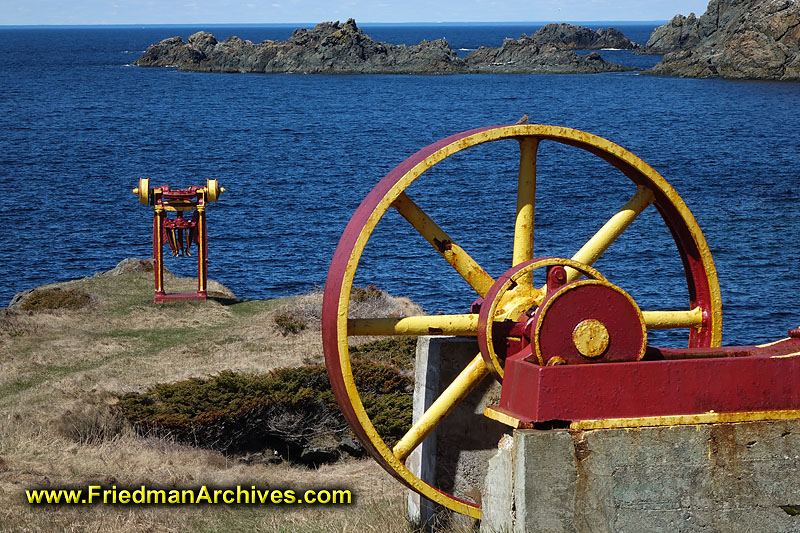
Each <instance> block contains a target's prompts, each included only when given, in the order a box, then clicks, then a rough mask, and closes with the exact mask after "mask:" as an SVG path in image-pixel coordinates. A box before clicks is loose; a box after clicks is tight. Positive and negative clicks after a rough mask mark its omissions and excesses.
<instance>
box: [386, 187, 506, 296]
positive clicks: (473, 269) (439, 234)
mask: <svg viewBox="0 0 800 533" xmlns="http://www.w3.org/2000/svg"><path fill="white" fill-rule="evenodd" d="M392 207H394V208H395V209H397V211H398V212H399V213H400V214H401V215H402V216H403V218H405V219H406V220H408V222H409V223H410V224H411V225H412V226H414V229H416V230H417V231H418V232H419V234H420V235H422V236H423V237H424V238H425V240H426V241H428V242H429V243H430V244H431V246H433V247H434V248H436V251H438V252H439V253H440V254H441V255H442V257H444V259H445V261H447V262H448V263H450V265H451V266H452V267H453V268H454V269H455V270H456V272H458V273H459V274H460V275H461V277H462V278H464V280H466V282H467V283H469V285H470V287H472V288H473V289H475V292H477V293H478V295H480V296H481V297H483V296H486V293H487V292H489V289H490V288H491V287H492V284H494V279H492V277H491V276H490V275H489V274H487V273H486V271H485V270H484V269H483V268H482V267H481V266H480V265H479V264H478V263H477V262H476V261H475V260H474V259H473V258H472V257H470V256H469V254H468V253H467V252H465V251H464V249H463V248H461V247H460V246H459V245H457V244H456V243H454V242H453V239H451V238H450V236H449V235H447V233H445V232H444V230H443V229H442V228H440V227H439V226H438V225H437V224H436V222H434V221H433V220H432V219H431V218H430V217H429V216H428V215H427V214H426V213H425V212H424V211H423V210H422V209H420V207H419V206H418V205H417V204H415V203H414V202H413V201H412V200H411V198H409V197H408V196H407V195H406V193H404V192H403V193H401V194H400V196H398V197H397V199H396V200H395V201H394V202H393V203H392Z"/></svg>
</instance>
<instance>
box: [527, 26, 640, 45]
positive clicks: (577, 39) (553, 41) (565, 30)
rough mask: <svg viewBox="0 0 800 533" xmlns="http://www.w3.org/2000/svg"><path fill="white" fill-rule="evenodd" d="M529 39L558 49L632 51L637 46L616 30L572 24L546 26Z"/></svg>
mask: <svg viewBox="0 0 800 533" xmlns="http://www.w3.org/2000/svg"><path fill="white" fill-rule="evenodd" d="M530 38H531V39H532V40H533V41H534V42H535V43H536V44H538V45H540V46H543V45H548V44H549V45H553V46H556V47H558V48H571V49H575V50H600V49H603V48H615V49H620V50H634V49H636V48H638V47H639V45H638V44H637V43H635V42H633V41H631V40H630V39H628V38H627V37H625V36H624V35H623V34H622V32H621V31H619V30H617V29H616V28H608V29H606V28H600V29H598V30H597V31H595V30H592V29H589V28H584V27H583V26H574V25H572V24H564V23H563V22H562V23H561V24H548V25H547V26H545V27H543V28H540V29H539V30H537V31H536V33H534V34H533V35H531V36H530Z"/></svg>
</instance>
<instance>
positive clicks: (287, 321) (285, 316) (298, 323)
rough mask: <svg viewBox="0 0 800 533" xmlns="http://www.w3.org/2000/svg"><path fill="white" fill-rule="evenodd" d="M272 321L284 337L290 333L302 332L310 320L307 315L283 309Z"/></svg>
mask: <svg viewBox="0 0 800 533" xmlns="http://www.w3.org/2000/svg"><path fill="white" fill-rule="evenodd" d="M272 321H273V323H274V324H275V325H276V326H277V327H278V331H280V332H281V335H283V336H284V337H286V336H287V335H290V334H295V333H300V332H301V331H303V330H304V329H306V328H307V327H308V322H307V321H306V319H305V317H303V316H302V315H300V314H298V313H295V312H294V311H282V312H280V313H278V314H276V315H275V318H273V319H272Z"/></svg>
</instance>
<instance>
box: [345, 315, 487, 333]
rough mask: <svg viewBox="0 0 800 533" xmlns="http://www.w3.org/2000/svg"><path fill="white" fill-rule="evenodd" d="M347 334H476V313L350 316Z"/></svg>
mask: <svg viewBox="0 0 800 533" xmlns="http://www.w3.org/2000/svg"><path fill="white" fill-rule="evenodd" d="M347 334H348V335H467V336H476V335H477V334H478V315H477V314H468V315H430V316H408V317H404V318H351V319H349V320H348V321H347Z"/></svg>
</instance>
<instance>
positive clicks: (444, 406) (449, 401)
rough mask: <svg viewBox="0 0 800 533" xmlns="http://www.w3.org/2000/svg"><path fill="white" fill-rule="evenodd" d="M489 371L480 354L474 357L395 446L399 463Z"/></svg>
mask: <svg viewBox="0 0 800 533" xmlns="http://www.w3.org/2000/svg"><path fill="white" fill-rule="evenodd" d="M487 374H489V369H488V368H487V366H486V364H485V363H484V362H483V357H481V354H478V355H476V356H475V358H474V359H473V360H472V361H470V363H469V364H468V365H467V367H466V368H465V369H464V370H462V371H461V373H460V374H459V375H458V376H456V379H454V380H453V382H452V383H451V384H450V385H448V387H447V388H446V389H445V390H444V391H443V392H442V394H441V395H439V397H438V398H436V400H434V402H433V403H432V404H431V406H430V407H429V408H428V410H427V411H425V413H424V414H423V415H422V416H421V417H420V419H419V420H417V422H416V423H415V424H414V425H413V426H412V427H411V429H409V430H408V433H406V434H405V435H403V438H402V439H400V441H399V442H398V443H397V444H396V445H395V447H394V449H393V450H392V453H393V454H394V456H395V457H396V458H397V460H398V461H400V462H401V463H403V462H405V460H406V459H407V458H408V456H409V455H410V454H411V452H412V451H414V449H415V448H416V447H417V446H419V445H420V444H421V443H422V441H423V440H425V437H427V436H428V435H430V433H431V431H433V430H434V429H436V426H438V425H439V424H440V423H441V422H442V420H444V418H445V417H446V416H447V415H448V414H450V412H451V411H452V410H453V409H455V407H456V406H457V405H458V404H459V403H460V402H461V400H463V399H464V398H465V397H466V396H467V394H469V393H470V392H471V391H472V389H474V388H475V387H476V386H477V385H478V383H480V382H481V380H482V379H483V378H485V377H486V375H487Z"/></svg>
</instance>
